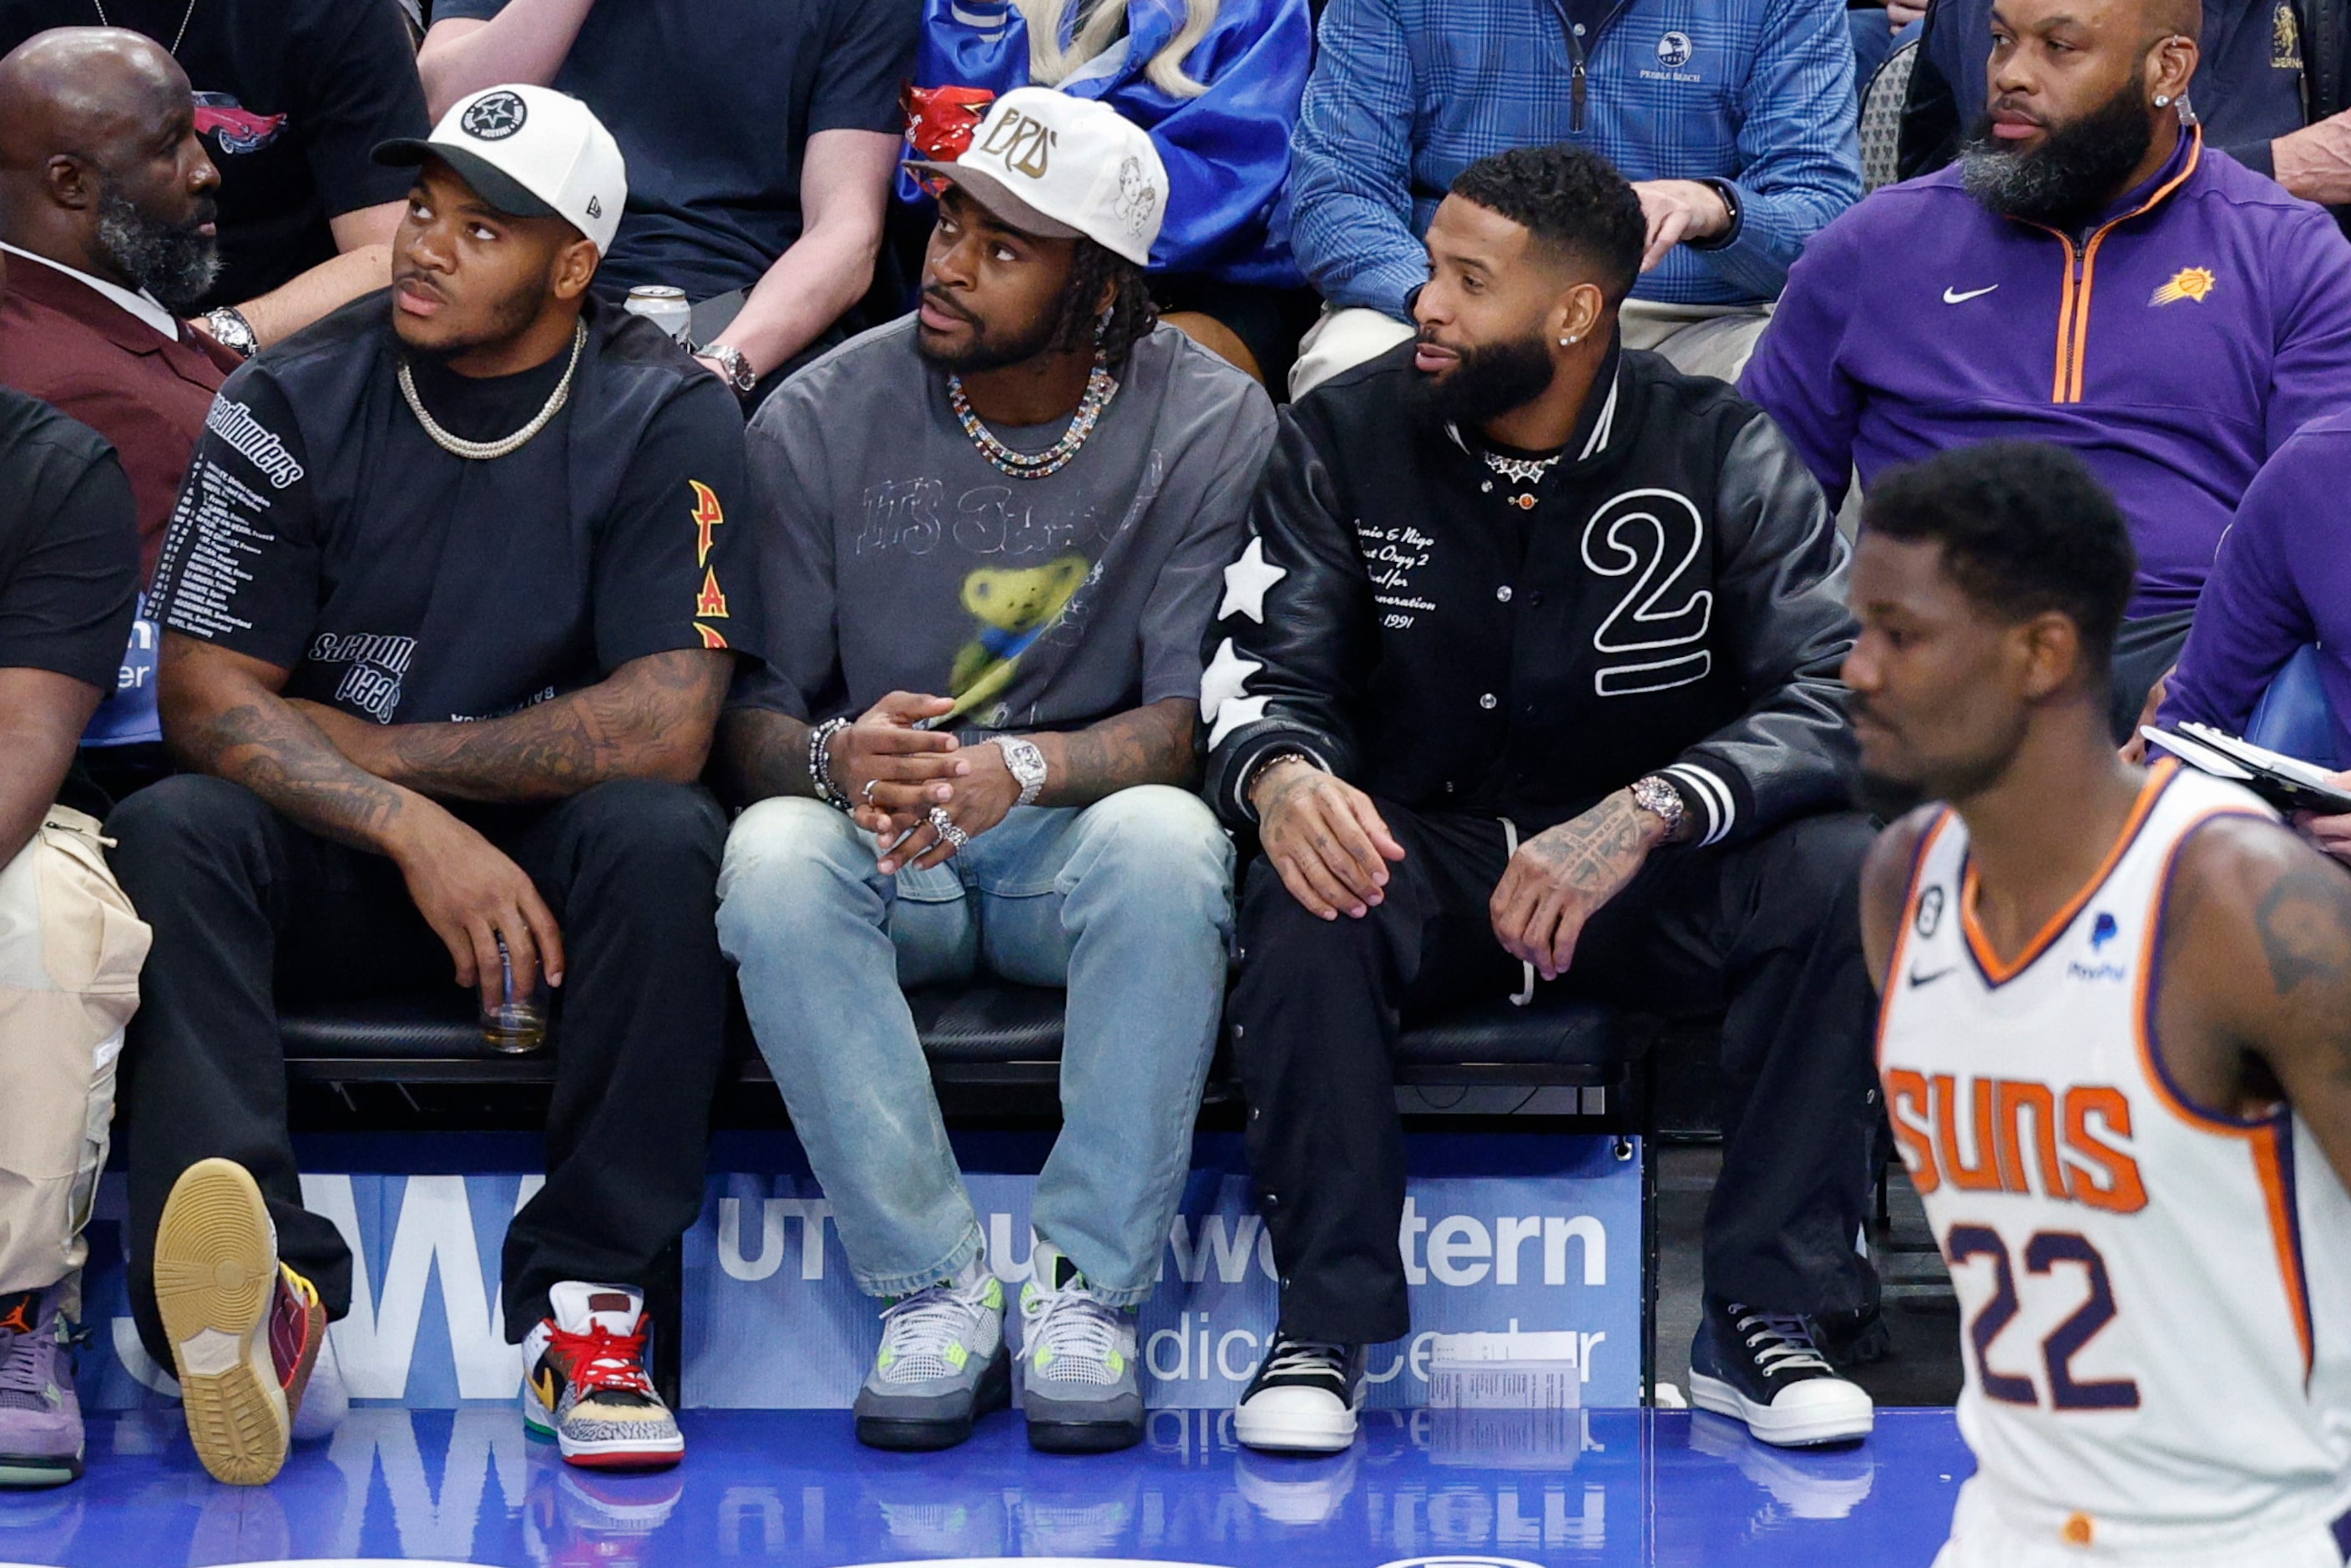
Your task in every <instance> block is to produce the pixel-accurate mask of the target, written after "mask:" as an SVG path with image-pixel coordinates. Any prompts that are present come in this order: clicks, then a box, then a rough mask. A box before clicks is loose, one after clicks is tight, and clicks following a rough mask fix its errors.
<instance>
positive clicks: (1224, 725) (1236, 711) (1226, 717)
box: [1208, 697, 1273, 751]
mask: <svg viewBox="0 0 2351 1568" xmlns="http://www.w3.org/2000/svg"><path fill="white" fill-rule="evenodd" d="M1272 700H1273V699H1272V698H1270V697H1235V698H1233V700H1232V701H1230V702H1228V703H1227V704H1225V705H1224V707H1223V709H1222V710H1221V711H1220V712H1218V714H1217V723H1216V727H1215V728H1213V729H1211V730H1209V731H1208V749H1209V750H1211V751H1214V750H1215V749H1216V748H1217V747H1219V746H1222V745H1223V744H1224V743H1225V737H1227V736H1228V735H1230V734H1231V733H1232V732H1233V731H1235V730H1237V729H1238V728H1240V727H1242V726H1243V725H1247V724H1255V723H1256V722H1257V721H1258V720H1259V719H1261V718H1263V717H1264V716H1265V705H1266V704H1267V703H1269V702H1270V701H1272Z"/></svg>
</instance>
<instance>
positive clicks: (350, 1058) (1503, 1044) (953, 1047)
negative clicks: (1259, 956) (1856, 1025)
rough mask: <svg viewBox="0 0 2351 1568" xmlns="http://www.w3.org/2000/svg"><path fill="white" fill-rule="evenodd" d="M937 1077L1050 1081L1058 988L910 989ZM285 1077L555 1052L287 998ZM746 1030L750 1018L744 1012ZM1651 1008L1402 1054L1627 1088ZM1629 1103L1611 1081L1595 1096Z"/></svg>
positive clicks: (463, 1015) (1450, 1075) (432, 1013)
mask: <svg viewBox="0 0 2351 1568" xmlns="http://www.w3.org/2000/svg"><path fill="white" fill-rule="evenodd" d="M909 1002H910V1004H911V1006H912V1008H913V1009H914V1023H915V1027H916V1028H917V1029H918V1030H921V1032H922V1037H923V1045H924V1049H925V1051H927V1052H928V1054H929V1056H930V1060H931V1068H932V1071H933V1073H934V1075H935V1077H936V1078H937V1080H938V1081H939V1082H940V1083H941V1084H943V1085H951V1086H956V1087H1022V1086H1034V1087H1039V1088H1050V1087H1051V1086H1052V1085H1053V1084H1054V1082H1056V1077H1057V1073H1058V1068H1059V1063H1060V1061H1061V1008H1062V1001H1061V992H1060V991H1058V990H1045V989H1040V988H1036V987H1031V986H1016V985H1008V984H1005V983H1002V982H999V981H994V980H989V981H982V982H978V983H976V984H972V985H968V986H951V987H934V988H927V989H924V990H918V991H915V992H914V993H912V994H911V996H910V997H909ZM278 1027H279V1031H280V1034H281V1036H282V1038H283V1040H284V1041H285V1047H286V1059H287V1071H288V1074H289V1075H290V1076H291V1077H293V1078H294V1079H296V1080H297V1081H301V1082H329V1083H545V1082H552V1081H553V1078H554V1062H553V1060H552V1058H551V1056H550V1055H549V1054H548V1053H544V1052H540V1053H534V1054H531V1055H528V1056H503V1055H500V1054H498V1053H496V1052H495V1051H491V1050H489V1048H488V1047H486V1045H484V1044H483V1042H482V1035H481V1030H480V1029H479V1027H478V1026H477V1025H476V1023H475V1018H474V1012H473V1009H472V1006H471V1002H470V998H468V997H467V996H466V995H465V993H462V992H459V991H457V990H456V989H455V988H451V989H450V991H449V992H448V993H447V994H446V995H444V996H437V997H431V998H392V999H384V1000H378V1001H370V1002H358V1003H350V1004H345V1005H341V1006H338V1007H335V1008H332V1009H289V1010H288V1011H287V1012H286V1013H285V1014H284V1015H283V1016H281V1018H280V1019H279V1021H278ZM736 1029H737V1033H738V1034H742V1033H743V1032H744V1030H743V1024H742V1019H741V1015H740V1013H739V1012H738V1013H737V1018H736ZM1656 1032H1657V1026H1656V1022H1655V1020H1653V1019H1642V1018H1635V1017H1631V1016H1628V1015H1624V1014H1619V1013H1616V1012H1614V1011H1613V1010H1611V1009H1606V1008H1603V1007H1598V1006H1595V1005H1593V1004H1590V1003H1578V1002H1564V1003H1556V1004H1552V1005H1549V1006H1541V1007H1532V1008H1515V1007H1512V1006H1510V1004H1509V1003H1507V1002H1504V1001H1499V1000H1497V1001H1495V1002H1493V1003H1491V1004H1486V1005H1480V1006H1478V1007H1474V1008H1470V1009H1464V1010H1462V1011H1459V1012H1456V1013H1451V1014H1447V1015H1446V1016H1444V1017H1442V1018H1439V1019H1428V1020H1416V1021H1414V1022H1413V1023H1411V1025H1410V1026H1409V1027H1408V1028H1407V1029H1406V1030H1405V1037H1404V1040H1403V1043H1402V1046H1401V1049H1400V1050H1399V1051H1398V1053H1397V1062H1396V1080H1397V1082H1399V1083H1401V1084H1406V1085H1462V1086H1496V1087H1510V1086H1517V1087H1523V1088H1557V1089H1574V1090H1592V1089H1597V1090H1604V1091H1621V1090H1622V1089H1624V1088H1625V1086H1627V1085H1628V1084H1629V1083H1630V1082H1631V1080H1632V1077H1633V1072H1634V1069H1635V1065H1636V1064H1637V1063H1638V1062H1639V1061H1640V1060H1641V1059H1642V1057H1644V1056H1645V1055H1646V1054H1647V1052H1648V1051H1649V1048H1650V1046H1651V1045H1652V1044H1653V1043H1654V1042H1655V1040H1656ZM737 1043H738V1045H740V1046H742V1047H743V1048H744V1049H742V1050H740V1051H737V1053H736V1057H735V1060H736V1061H737V1071H736V1076H737V1081H738V1082H747V1083H765V1082H770V1080H769V1078H768V1068H767V1063H766V1062H765V1061H762V1060H761V1059H760V1057H759V1054H758V1051H753V1050H750V1049H748V1044H749V1042H748V1040H747V1038H745V1039H743V1040H738V1042H737ZM1600 1103H1611V1104H1612V1108H1613V1106H1614V1105H1615V1104H1621V1103H1622V1101H1621V1100H1620V1099H1619V1098H1618V1096H1617V1094H1615V1093H1614V1092H1612V1093H1609V1094H1607V1095H1605V1096H1604V1100H1595V1101H1593V1104H1594V1106H1595V1107H1596V1106H1597V1105H1599V1104H1600Z"/></svg>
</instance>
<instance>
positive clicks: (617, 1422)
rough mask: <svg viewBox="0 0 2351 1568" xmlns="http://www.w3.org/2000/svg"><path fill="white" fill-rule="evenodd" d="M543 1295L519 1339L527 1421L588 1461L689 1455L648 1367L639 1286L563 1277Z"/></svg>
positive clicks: (573, 1459) (639, 1464)
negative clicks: (542, 1312)
mask: <svg viewBox="0 0 2351 1568" xmlns="http://www.w3.org/2000/svg"><path fill="white" fill-rule="evenodd" d="M547 1305H548V1315H547V1316H546V1317H543V1318H541V1319H539V1321H538V1322H537V1323H536V1324H535V1325H533V1327H532V1328H531V1331H530V1333H528V1334H527V1335H525V1336H524V1338H523V1342H522V1364H523V1365H524V1366H525V1367H527V1368H528V1369H529V1371H528V1375H527V1376H525V1377H524V1379H523V1390H522V1418H523V1423H524V1425H526V1426H527V1427H529V1428H530V1429H531V1430H532V1431H534V1432H536V1433H538V1435H539V1436H541V1437H552V1438H554V1439H555V1445H556V1448H558V1450H559V1451H560V1452H561V1454H562V1455H563V1459H564V1462H565V1463H566V1464H572V1465H579V1466H580V1467H582V1468H583V1469H595V1470H658V1469H668V1468H669V1467H670V1466H672V1465H674V1464H675V1463H677V1462H678V1461H679V1460H680V1459H682V1458H685V1436H684V1433H682V1432H680V1431H679V1430H678V1429H677V1417H676V1416H673V1415H671V1414H670V1408H669V1406H666V1405H664V1404H663V1403H662V1396H660V1395H659V1394H657V1393H655V1392H654V1391H653V1379H652V1378H651V1377H649V1376H648V1375H646V1373H645V1297H644V1292H643V1291H638V1290H633V1289H632V1288H630V1287H629V1286H626V1285H591V1284H588V1283H585V1282H583V1281H578V1280H565V1281H561V1282H560V1283H559V1284H556V1285H554V1286H551V1287H549V1290H548V1292H547Z"/></svg>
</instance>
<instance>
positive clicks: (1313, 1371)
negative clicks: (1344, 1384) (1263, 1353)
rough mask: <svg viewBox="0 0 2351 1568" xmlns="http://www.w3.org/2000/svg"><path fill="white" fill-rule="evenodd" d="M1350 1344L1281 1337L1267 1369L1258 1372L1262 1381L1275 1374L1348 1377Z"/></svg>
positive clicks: (1281, 1375)
mask: <svg viewBox="0 0 2351 1568" xmlns="http://www.w3.org/2000/svg"><path fill="white" fill-rule="evenodd" d="M1346 1367H1347V1347H1346V1346H1345V1345H1343V1344H1329V1343H1323V1342H1322V1341H1320V1340H1307V1339H1281V1340H1278V1341H1276V1342H1275V1343H1274V1347H1273V1353H1272V1354H1270V1355H1269V1356H1267V1357H1266V1362H1265V1366H1264V1368H1263V1369H1262V1370H1261V1371H1259V1373H1258V1380H1259V1382H1263V1381H1265V1380H1266V1379H1268V1378H1274V1377H1285V1376H1288V1377H1315V1376H1320V1377H1329V1378H1332V1379H1334V1380H1336V1379H1340V1378H1343V1377H1345V1376H1346Z"/></svg>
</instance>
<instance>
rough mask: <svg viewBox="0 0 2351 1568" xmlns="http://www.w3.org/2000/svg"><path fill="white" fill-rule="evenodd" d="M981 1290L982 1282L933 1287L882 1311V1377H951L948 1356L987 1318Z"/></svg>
mask: <svg viewBox="0 0 2351 1568" xmlns="http://www.w3.org/2000/svg"><path fill="white" fill-rule="evenodd" d="M986 1289H987V1281H985V1280H983V1281H980V1282H979V1283H978V1284H977V1285H971V1286H967V1287H960V1288H959V1287H957V1286H955V1285H932V1286H930V1287H928V1288H926V1289H925V1290H920V1291H915V1292H914V1294H913V1295H911V1296H901V1297H899V1298H898V1300H896V1301H893V1302H891V1303H890V1304H889V1305H888V1306H886V1307H884V1308H883V1309H882V1354H883V1356H884V1357H885V1358H888V1360H887V1364H886V1365H885V1366H883V1369H882V1375H883V1377H884V1378H885V1379H886V1380H888V1381H890V1382H893V1383H915V1382H921V1381H922V1380H924V1379H925V1378H932V1377H946V1376H950V1375H953V1374H954V1373H955V1371H956V1367H955V1365H954V1364H953V1363H951V1362H949V1361H948V1360H947V1352H948V1351H950V1350H952V1349H954V1348H955V1347H956V1345H959V1344H962V1343H965V1340H966V1337H967V1335H969V1334H970V1333H971V1331H972V1330H973V1329H975V1328H977V1326H978V1324H979V1321H980V1320H981V1319H982V1318H983V1317H985V1316H986V1315H987V1300H986V1298H985V1296H984V1294H983V1292H984V1291H986Z"/></svg>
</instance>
